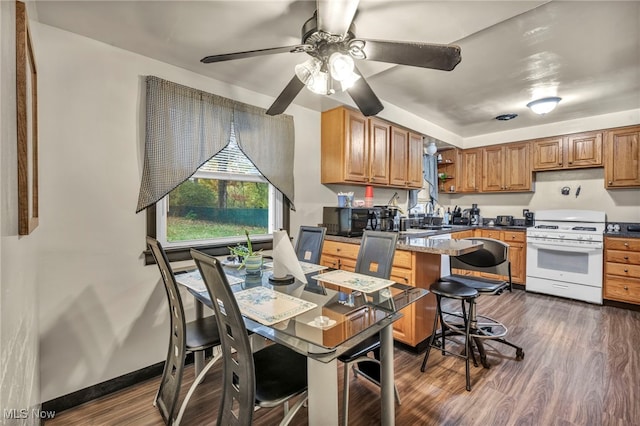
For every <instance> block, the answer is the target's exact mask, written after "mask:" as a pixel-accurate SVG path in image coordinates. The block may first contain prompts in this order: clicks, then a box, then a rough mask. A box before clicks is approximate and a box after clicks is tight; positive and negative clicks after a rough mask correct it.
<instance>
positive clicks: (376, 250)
mask: <svg viewBox="0 0 640 426" xmlns="http://www.w3.org/2000/svg"><path fill="white" fill-rule="evenodd" d="M397 242H398V233H397V232H381V231H365V232H364V234H363V236H362V242H361V243H360V250H359V251H358V258H357V259H356V267H355V271H356V272H357V273H359V274H364V275H369V276H372V277H376V278H384V279H389V277H390V276H391V265H392V264H393V256H394V255H395V253H396V244H397Z"/></svg>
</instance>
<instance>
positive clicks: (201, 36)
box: [31, 0, 640, 137]
mask: <svg viewBox="0 0 640 426" xmlns="http://www.w3.org/2000/svg"><path fill="white" fill-rule="evenodd" d="M35 6H36V8H35V12H36V13H35V15H34V14H33V13H32V14H31V19H35V20H37V21H39V22H41V23H44V24H47V25H51V26H54V27H59V28H62V29H65V30H68V31H71V32H74V33H78V34H81V35H84V36H87V37H90V38H93V39H96V40H100V41H103V42H105V43H108V44H111V45H114V46H118V47H121V48H123V49H126V50H130V51H133V52H137V53H140V54H142V55H145V56H148V57H151V58H155V59H158V60H161V61H163V62H167V63H170V64H173V65H176V66H179V67H182V68H185V69H188V70H191V71H194V72H197V73H199V74H203V75H206V76H209V77H212V78H214V79H217V80H220V81H224V82H228V83H230V84H234V85H237V86H241V87H244V88H247V89H250V90H254V91H256V92H259V93H264V94H267V95H270V96H273V97H274V98H275V97H276V96H277V95H278V94H279V93H280V91H281V90H282V89H283V88H284V86H285V85H286V84H287V83H288V81H289V80H290V79H291V78H292V76H293V75H294V74H293V68H294V66H295V65H296V64H297V63H300V62H302V61H304V60H305V59H306V56H305V54H304V53H282V54H275V55H269V56H262V57H257V58H250V59H240V60H235V61H229V62H222V63H214V64H202V63H200V59H201V58H202V57H204V56H207V55H213V54H221V53H230V52H236V51H245V50H254V49H263V48H269V47H280V46H289V45H295V44H298V43H300V30H301V27H302V24H303V23H304V22H305V21H306V20H307V19H308V18H310V17H311V16H312V14H313V12H314V10H315V1H301V0H296V1H285V0H280V1H238V0H235V1H87V0H85V1H51V0H46V1H37V2H35ZM354 22H355V24H356V36H358V37H362V38H365V39H367V38H368V39H383V40H396V41H420V42H429V43H454V44H457V45H459V46H460V47H461V49H462V62H461V63H460V64H459V65H458V66H457V68H456V69H455V70H453V71H451V72H444V71H435V70H430V69H422V68H415V67H409V66H393V65H390V64H383V63H376V62H372V61H360V62H359V63H358V67H359V68H360V70H361V72H362V73H363V74H364V75H365V77H366V78H367V81H368V82H369V84H370V85H371V87H372V89H373V90H374V91H375V92H376V94H377V95H378V97H379V98H380V99H381V100H382V101H383V104H387V103H388V104H393V105H395V106H397V107H399V108H401V109H403V110H406V111H409V112H411V113H413V114H415V115H417V116H419V117H422V118H425V119H427V120H428V121H430V122H432V123H434V124H436V125H439V126H441V127H443V128H445V129H447V130H449V131H451V132H453V133H456V134H458V135H460V136H461V137H471V136H476V135H482V134H487V133H493V132H499V131H504V130H512V129H517V128H521V127H529V126H535V125H540V124H547V123H553V122H558V121H565V120H571V119H576V118H584V117H590V116H595V115H601V114H606V113H611V112H619V111H627V110H633V109H638V108H640V2H639V1H621V2H613V1H564V2H558V1H553V2H545V1H465V2H462V1H439V2H432V1H390V0H386V1H367V0H362V1H361V2H360V6H359V9H358V12H357V14H356V18H355V21H354ZM546 96H560V97H562V102H561V103H560V105H559V106H558V108H556V110H555V111H553V112H552V113H550V114H547V115H545V116H537V115H535V114H533V113H532V112H530V111H529V110H528V109H527V108H526V104H527V103H528V102H529V101H531V100H534V99H537V98H541V97H546ZM294 102H295V103H297V104H300V105H303V106H305V107H308V108H312V109H315V110H318V111H321V110H326V109H329V108H332V107H334V106H336V104H337V103H347V104H352V103H351V101H350V99H348V97H346V96H344V95H342V94H340V95H334V96H332V97H326V96H319V95H315V94H312V93H310V92H308V91H306V90H303V92H301V93H300V95H298V97H297V98H296V100H295V101H294ZM504 113H516V114H518V115H519V116H518V118H516V119H514V120H511V121H506V122H505V121H497V120H495V119H494V117H495V116H497V115H499V114H504Z"/></svg>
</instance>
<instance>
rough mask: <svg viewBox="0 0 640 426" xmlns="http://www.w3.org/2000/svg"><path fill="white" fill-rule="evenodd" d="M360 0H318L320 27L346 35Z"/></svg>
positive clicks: (323, 29) (333, 32)
mask: <svg viewBox="0 0 640 426" xmlns="http://www.w3.org/2000/svg"><path fill="white" fill-rule="evenodd" d="M358 3H360V0H317V2H316V5H317V6H316V8H317V10H318V29H319V30H321V31H325V32H327V33H329V34H335V35H344V34H346V33H347V30H349V27H350V26H351V22H352V21H353V17H354V16H355V14H356V9H358Z"/></svg>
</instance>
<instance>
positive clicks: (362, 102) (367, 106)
mask: <svg viewBox="0 0 640 426" xmlns="http://www.w3.org/2000/svg"><path fill="white" fill-rule="evenodd" d="M353 72H355V73H356V74H358V75H359V76H360V78H359V79H358V80H357V81H356V82H355V83H354V85H353V86H352V87H351V88H350V89H347V92H348V93H349V96H351V99H353V101H354V102H355V103H356V105H358V108H359V109H360V111H361V112H362V113H363V114H364V115H365V116H366V117H369V116H371V115H376V114H377V113H379V112H380V111H382V110H383V109H384V106H383V105H382V102H380V99H378V97H377V96H376V94H375V93H373V90H372V89H371V86H369V83H367V81H366V80H365V79H364V77H363V76H362V74H360V71H359V70H358V69H357V68H354V69H353Z"/></svg>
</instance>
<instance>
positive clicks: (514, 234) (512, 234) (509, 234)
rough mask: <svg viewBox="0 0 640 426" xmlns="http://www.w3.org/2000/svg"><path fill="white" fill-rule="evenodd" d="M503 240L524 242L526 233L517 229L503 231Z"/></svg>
mask: <svg viewBox="0 0 640 426" xmlns="http://www.w3.org/2000/svg"><path fill="white" fill-rule="evenodd" d="M503 238H504V240H503V241H504V242H506V243H508V242H511V241H513V242H519V243H524V242H525V240H526V235H525V233H524V232H519V231H504V237H503Z"/></svg>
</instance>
